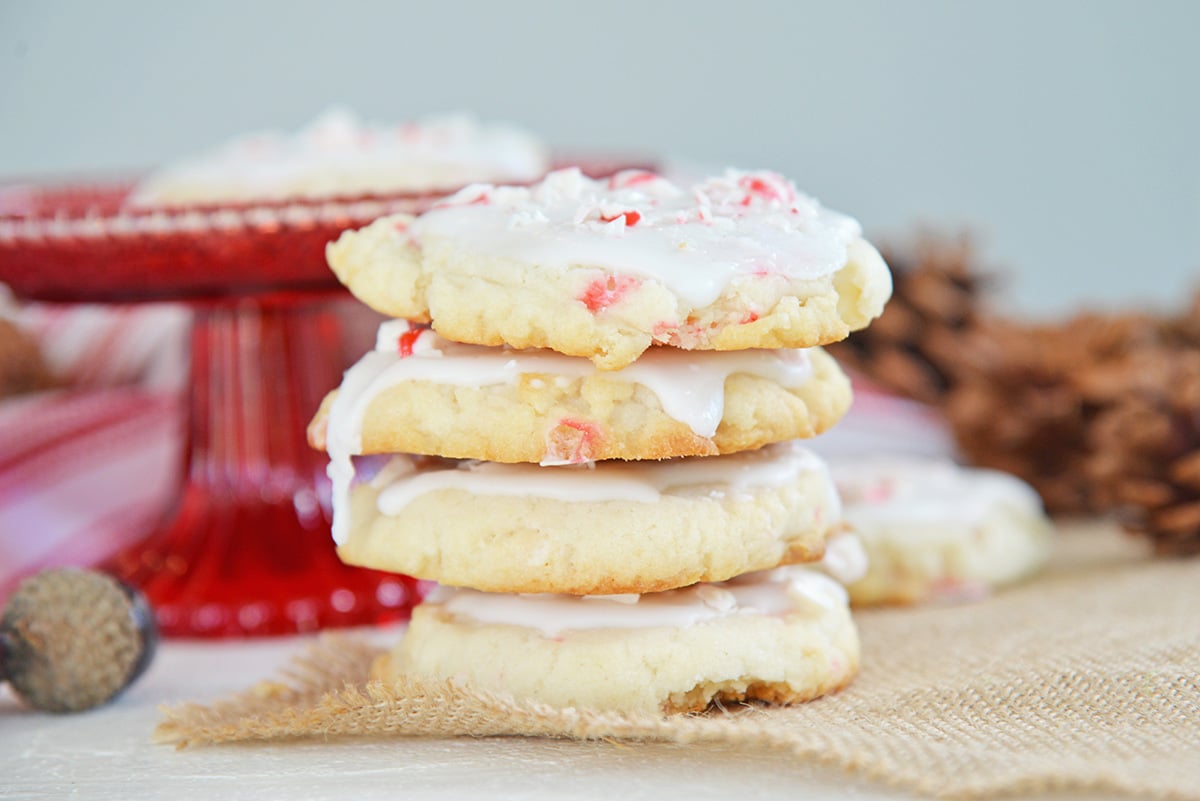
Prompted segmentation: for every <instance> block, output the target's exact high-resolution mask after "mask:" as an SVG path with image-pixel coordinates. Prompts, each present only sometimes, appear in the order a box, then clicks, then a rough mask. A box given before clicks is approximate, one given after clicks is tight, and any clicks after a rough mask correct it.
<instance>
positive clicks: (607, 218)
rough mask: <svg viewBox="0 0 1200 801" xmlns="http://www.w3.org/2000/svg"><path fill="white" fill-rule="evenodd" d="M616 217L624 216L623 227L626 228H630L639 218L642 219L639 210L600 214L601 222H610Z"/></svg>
mask: <svg viewBox="0 0 1200 801" xmlns="http://www.w3.org/2000/svg"><path fill="white" fill-rule="evenodd" d="M618 217H624V218H625V227H626V228H632V227H633V226H635V225H637V224H638V221H639V220H640V219H642V215H641V212H637V211H624V212H621V213H620V214H601V215H600V221H601V222H612V221H613V220H615V219H617V218H618Z"/></svg>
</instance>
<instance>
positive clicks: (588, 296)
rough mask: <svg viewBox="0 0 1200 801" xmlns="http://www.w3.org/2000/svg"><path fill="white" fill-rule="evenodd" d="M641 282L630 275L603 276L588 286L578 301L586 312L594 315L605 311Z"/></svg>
mask: <svg viewBox="0 0 1200 801" xmlns="http://www.w3.org/2000/svg"><path fill="white" fill-rule="evenodd" d="M640 283H641V282H640V281H639V280H638V279H636V278H634V277H633V276H631V275H605V276H601V277H600V278H597V279H596V280H595V281H592V282H591V283H590V284H588V287H587V289H585V290H584V291H583V294H582V295H580V296H579V298H578V300H579V301H581V302H582V303H583V305H584V306H587V308H588V311H590V312H591V313H592V314H596V313H597V312H599V311H602V310H603V309H607V308H608V307H609V306H611V305H613V304H614V303H616V302H617V301H619V300H620V299H621V298H623V297H624V296H625V293H627V292H628V291H629V290H631V289H633V288H635V287H637V286H638V285H639V284H640Z"/></svg>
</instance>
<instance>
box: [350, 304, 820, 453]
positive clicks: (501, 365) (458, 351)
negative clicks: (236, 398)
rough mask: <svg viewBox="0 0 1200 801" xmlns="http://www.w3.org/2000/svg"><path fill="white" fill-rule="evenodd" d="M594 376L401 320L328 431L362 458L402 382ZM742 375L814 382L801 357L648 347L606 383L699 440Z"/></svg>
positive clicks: (360, 370) (382, 340)
mask: <svg viewBox="0 0 1200 801" xmlns="http://www.w3.org/2000/svg"><path fill="white" fill-rule="evenodd" d="M598 372H599V371H598V370H597V369H596V367H595V366H594V365H593V364H592V363H591V362H590V361H589V360H587V359H581V358H577V357H572V356H563V355H561V354H558V353H555V352H553V351H548V350H512V349H510V348H507V347H501V348H489V347H482V346H479V345H464V344H460V343H457V342H450V341H448V340H446V339H443V338H442V337H440V336H438V335H437V334H436V333H434V332H433V331H432V330H429V329H419V328H413V327H411V326H410V325H409V324H408V323H407V322H405V321H403V320H393V321H389V322H386V323H384V324H383V325H381V326H380V328H379V334H378V337H377V340H376V345H375V350H374V351H372V352H371V353H368V354H367V355H365V356H364V357H363V358H362V359H361V360H359V362H358V363H357V364H356V365H354V366H353V367H352V368H351V369H350V371H349V372H348V373H347V374H346V377H345V379H344V380H343V382H342V386H341V388H340V389H339V391H338V401H337V402H336V403H335V404H334V408H333V410H332V411H331V414H330V423H329V427H330V430H331V431H332V430H333V429H335V428H336V429H338V433H339V441H341V442H345V443H348V444H349V445H350V447H351V448H352V450H351V451H350V452H351V453H359V452H361V449H362V446H361V438H362V425H363V417H364V415H365V413H366V410H367V407H368V406H370V404H371V401H373V400H374V399H375V398H376V397H377V396H378V395H379V394H380V393H381V392H384V391H385V390H387V389H388V388H390V387H393V386H396V385H397V384H400V383H403V382H405V381H429V382H432V383H436V384H448V385H452V386H478V387H484V386H494V385H499V384H515V383H517V382H518V381H519V380H520V378H521V376H522V375H529V374H536V375H547V376H551V377H558V376H562V377H565V378H570V379H575V378H585V377H587V376H591V375H596V374H597V373H598ZM737 373H744V374H747V375H754V376H759V377H762V378H767V379H769V380H771V381H773V382H775V383H777V384H779V385H780V386H783V387H785V388H788V389H794V388H796V387H799V386H802V385H803V384H804V383H805V382H806V381H808V379H809V378H810V377H811V375H812V365H811V362H810V360H809V356H808V352H807V351H806V350H748V351H711V352H701V353H691V352H686V351H680V350H677V349H675V348H652V349H651V350H649V351H647V352H646V353H645V354H643V355H642V358H640V359H639V360H638V361H636V362H634V363H633V364H631V365H629V366H627V367H625V368H624V369H621V370H615V371H606V372H604V373H603V375H604V376H605V378H607V379H609V380H613V381H628V382H629V383H632V384H640V385H642V386H644V387H646V388H647V389H649V390H650V391H651V392H653V393H654V394H655V395H656V396H657V397H658V400H659V402H660V403H661V404H662V407H663V411H664V412H666V413H667V415H669V416H670V417H672V418H673V419H675V420H678V421H680V422H681V423H684V424H685V425H687V426H688V427H689V428H691V429H692V431H694V432H695V433H696V434H697V435H698V436H702V437H711V436H712V435H713V434H715V433H716V431H717V427H718V426H719V425H720V423H721V418H722V417H723V416H724V413H725V381H726V379H727V378H728V377H729V376H730V375H734V374H737Z"/></svg>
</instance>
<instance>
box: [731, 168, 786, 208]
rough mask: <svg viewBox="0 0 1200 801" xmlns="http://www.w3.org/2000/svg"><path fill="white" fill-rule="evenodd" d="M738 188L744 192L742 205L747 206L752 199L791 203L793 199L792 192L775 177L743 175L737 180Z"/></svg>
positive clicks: (781, 180)
mask: <svg viewBox="0 0 1200 801" xmlns="http://www.w3.org/2000/svg"><path fill="white" fill-rule="evenodd" d="M738 186H740V187H741V188H742V189H744V190H746V193H747V194H746V197H744V198H742V205H743V206H749V205H750V201H751V200H752V199H753V198H756V197H759V198H762V199H763V200H779V201H787V202H791V201H792V200H793V199H794V198H793V195H792V190H791V188H790V187H788V185H787V184H786V183H785V182H784V181H783V179H782V178H780V177H779V176H776V175H769V176H766V177H764V176H763V175H744V176H742V177H741V178H739V179H738Z"/></svg>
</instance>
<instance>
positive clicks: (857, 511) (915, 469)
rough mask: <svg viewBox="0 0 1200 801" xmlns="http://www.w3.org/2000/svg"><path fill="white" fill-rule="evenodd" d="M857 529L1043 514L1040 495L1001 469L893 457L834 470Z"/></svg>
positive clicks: (849, 517)
mask: <svg viewBox="0 0 1200 801" xmlns="http://www.w3.org/2000/svg"><path fill="white" fill-rule="evenodd" d="M831 470H832V474H833V477H834V481H835V482H836V483H837V486H838V490H839V492H840V493H841V495H842V501H843V504H844V505H845V516H846V521H847V522H848V523H850V525H851V526H871V525H878V524H882V523H887V522H897V521H912V522H916V523H920V522H933V521H944V520H954V521H963V522H967V523H972V522H979V521H981V520H982V519H984V518H985V517H986V516H987V515H988V514H990V513H992V512H993V511H994V510H995V509H996V507H997V506H1015V507H1017V508H1020V509H1026V510H1028V511H1029V512H1030V513H1031V514H1041V509H1042V504H1041V499H1040V498H1038V495H1037V493H1036V492H1034V490H1033V488H1032V487H1030V486H1029V485H1028V484H1026V483H1025V482H1023V481H1021V480H1020V479H1018V478H1016V477H1015V476H1011V475H1009V474H1007V473H1001V472H999V471H995V470H981V469H977V468H965V467H960V466H958V465H956V464H954V463H953V462H948V461H942V460H930V459H913V458H903V457H890V458H887V459H863V460H838V461H835V462H833V464H832V466H831Z"/></svg>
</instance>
